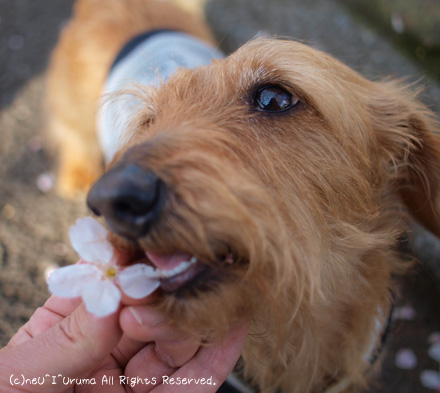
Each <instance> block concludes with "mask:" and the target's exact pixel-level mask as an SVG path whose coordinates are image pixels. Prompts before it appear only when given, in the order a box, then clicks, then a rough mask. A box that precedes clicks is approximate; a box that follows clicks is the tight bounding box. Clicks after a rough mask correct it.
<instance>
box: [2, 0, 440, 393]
mask: <svg viewBox="0 0 440 393" xmlns="http://www.w3.org/2000/svg"><path fill="white" fill-rule="evenodd" d="M421 4H423V2H422V3H421ZM71 5H72V0H63V1H59V0H32V1H30V0H0V345H4V344H6V342H7V341H8V340H9V338H10V337H11V336H12V335H13V333H14V332H15V331H16V330H17V329H18V328H19V327H20V326H21V325H22V324H23V323H25V322H26V321H27V319H28V318H29V316H30V315H31V314H32V312H33V310H35V308H36V307H38V306H40V305H41V304H42V303H43V302H44V300H45V299H46V298H47V296H48V293H47V290H46V284H45V279H44V272H45V270H46V269H47V268H48V267H50V266H52V265H55V266H57V265H64V264H68V263H72V262H74V261H75V258H76V255H75V253H74V252H73V251H72V250H71V248H70V246H69V241H68V238H67V232H68V228H69V227H70V225H71V224H72V223H73V222H74V220H75V218H77V217H79V216H82V215H84V214H85V213H86V208H85V205H84V201H77V202H72V201H67V200H64V199H62V198H60V197H59V196H57V195H56V193H55V192H54V191H53V189H52V187H53V182H54V170H55V163H54V160H53V159H52V157H50V155H49V153H48V149H47V146H46V142H45V140H44V137H43V134H44V127H43V124H44V123H43V117H42V116H43V115H42V110H41V98H42V94H43V88H44V72H45V69H46V66H47V62H48V56H49V54H50V51H51V49H52V48H53V46H54V45H55V42H56V39H57V35H58V33H59V31H60V29H61V27H62V25H63V23H64V22H65V21H66V20H67V18H68V17H69V15H70V12H71ZM206 14H207V19H208V21H209V23H210V25H211V27H212V29H213V31H214V33H215V35H216V36H217V38H218V40H219V42H220V46H221V47H222V49H223V50H225V51H226V52H230V51H233V50H234V49H235V48H237V47H238V46H239V45H241V44H243V43H244V42H246V41H247V40H248V39H250V38H252V37H253V36H255V35H256V34H259V33H266V34H269V35H274V34H276V35H280V36H289V37H294V38H296V39H301V40H304V41H306V42H308V43H310V44H311V45H314V46H316V47H318V48H320V49H323V50H325V51H327V52H329V53H331V54H333V55H334V56H336V57H337V58H339V59H341V60H342V61H344V62H345V63H347V64H348V65H349V66H351V67H352V68H354V69H356V70H358V71H359V72H361V73H363V74H364V75H366V76H368V77H370V78H373V79H380V78H383V77H385V76H388V75H392V76H395V77H408V78H409V81H418V80H420V78H422V80H423V83H424V84H425V86H426V90H425V93H424V94H423V100H424V102H425V103H427V104H428V105H429V106H430V107H431V108H433V109H434V110H435V111H436V112H437V113H440V88H439V86H438V84H437V83H436V82H435V81H433V80H432V79H430V78H429V77H427V76H426V75H425V73H424V70H423V69H422V68H420V67H419V66H418V65H417V64H414V63H412V61H410V60H408V59H407V58H405V57H403V56H402V55H401V54H399V53H398V52H397V51H396V49H395V48H394V47H393V46H392V45H391V44H390V42H388V41H387V40H386V39H385V38H384V37H381V36H379V35H377V34H376V33H374V32H373V31H372V30H369V29H368V28H367V27H365V26H363V25H362V24H360V23H359V21H358V20H357V19H356V18H354V17H353V16H352V15H351V14H349V13H348V12H347V10H346V9H345V8H343V7H341V6H340V4H339V3H338V2H335V1H333V0H309V1H307V2H304V1H303V2H301V1H297V0H243V1H240V0H209V1H208V4H207V6H206ZM439 19H440V16H439ZM412 244H413V248H414V253H415V254H416V255H417V256H418V257H419V259H420V261H421V262H420V263H419V264H418V265H417V267H416V268H415V269H414V271H413V272H412V273H411V274H409V275H408V276H407V277H406V278H405V279H403V280H401V281H402V282H401V283H400V284H401V286H400V288H401V289H399V290H398V291H397V292H396V296H397V310H398V314H399V315H400V316H399V317H398V318H396V319H395V320H394V322H393V324H392V329H391V334H390V336H389V338H388V341H387V344H386V346H385V349H384V353H385V355H384V356H385V357H384V362H383V367H382V371H381V372H380V373H379V377H378V379H377V382H376V384H375V386H373V387H372V389H371V390H369V392H389V393H391V392H393V393H394V392H396V393H397V392H398V393H425V392H426V393H428V392H432V391H433V390H428V389H426V388H424V387H422V385H421V384H420V373H421V372H422V371H423V370H426V369H433V370H438V367H439V364H438V363H437V362H435V361H434V360H433V359H431V358H430V357H429V356H428V355H427V350H428V347H429V343H428V338H429V337H431V338H432V333H434V332H436V331H437V332H439V331H440V312H439V309H440V284H439V283H440V279H439V277H440V274H439V266H440V263H439V261H440V245H439V242H438V241H437V240H436V239H435V238H434V237H433V236H432V235H430V234H428V233H426V232H424V231H423V230H421V229H420V228H419V227H416V230H415V233H414V235H413V243H412ZM403 306H405V307H407V308H405V309H402V308H401V307H403ZM404 348H406V349H410V350H412V351H413V353H414V354H415V356H416V359H417V363H416V365H414V367H413V368H412V369H410V370H404V369H401V368H399V367H397V366H396V364H395V359H396V354H397V353H399V351H400V350H401V349H404ZM0 372H1V371H0Z"/></svg>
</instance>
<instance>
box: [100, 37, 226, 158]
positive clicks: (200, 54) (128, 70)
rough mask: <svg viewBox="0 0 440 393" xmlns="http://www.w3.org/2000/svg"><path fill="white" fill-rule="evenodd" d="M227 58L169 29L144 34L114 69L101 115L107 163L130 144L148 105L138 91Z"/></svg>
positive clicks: (102, 140)
mask: <svg viewBox="0 0 440 393" xmlns="http://www.w3.org/2000/svg"><path fill="white" fill-rule="evenodd" d="M223 57H224V55H223V54H222V53H221V52H220V51H219V50H217V49H216V48H214V47H211V46H209V45H207V44H205V43H203V42H201V41H199V40H198V39H196V38H194V37H192V36H189V35H187V34H184V33H180V32H175V31H169V30H158V31H153V32H149V33H144V34H142V35H139V36H137V37H135V38H133V39H132V40H131V41H130V42H129V43H127V44H126V45H125V47H124V48H123V49H122V50H121V51H120V53H119V55H118V56H117V57H116V59H115V62H114V63H113V66H112V68H111V70H110V73H109V76H108V78H107V81H106V83H105V86H104V89H103V92H102V96H101V105H100V109H99V112H98V116H97V130H98V137H99V141H100V144H101V148H102V150H103V153H104V155H105V160H106V162H107V163H108V162H109V161H111V159H112V158H113V156H114V154H115V153H116V152H117V151H118V150H119V149H120V148H121V147H122V146H123V145H124V144H125V143H127V142H128V140H129V139H130V137H131V132H130V130H132V128H133V127H130V125H132V121H133V117H134V115H135V114H138V113H139V111H138V110H139V109H140V110H141V111H142V106H145V102H143V101H142V100H141V99H140V98H139V96H137V95H136V91H137V94H141V88H142V86H159V85H160V84H161V83H163V82H165V81H166V80H167V79H168V78H169V77H170V76H171V75H172V74H174V73H175V72H176V70H177V69H178V68H182V67H183V68H195V67H199V66H203V65H208V64H210V63H211V62H212V60H213V59H217V58H223ZM121 93H122V94H121ZM145 109H146V110H147V108H145Z"/></svg>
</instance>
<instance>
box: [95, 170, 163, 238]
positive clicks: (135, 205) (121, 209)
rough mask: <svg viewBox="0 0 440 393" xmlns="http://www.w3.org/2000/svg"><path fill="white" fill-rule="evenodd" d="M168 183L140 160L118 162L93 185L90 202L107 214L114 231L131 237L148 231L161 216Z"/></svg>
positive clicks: (96, 208)
mask: <svg viewBox="0 0 440 393" xmlns="http://www.w3.org/2000/svg"><path fill="white" fill-rule="evenodd" d="M163 200H164V184H163V182H162V181H161V180H160V179H159V178H158V177H157V176H156V175H155V174H154V173H153V172H152V171H150V170H145V169H143V168H141V167H139V166H138V165H136V164H132V163H131V164H126V165H122V166H117V167H115V168H113V169H112V170H110V171H109V172H107V173H106V174H105V175H103V176H102V177H101V178H100V179H98V181H97V182H96V183H95V184H94V185H93V187H92V188H91V189H90V191H89V194H88V196H87V205H88V206H89V208H90V209H91V210H92V211H93V213H95V214H96V215H98V216H101V215H102V216H104V218H105V221H106V224H107V226H108V227H109V229H110V230H111V231H112V232H115V233H117V234H119V235H122V236H125V237H129V238H139V237H142V236H144V235H146V234H147V233H148V231H149V229H150V228H151V226H152V225H153V223H154V222H155V221H156V220H157V219H158V217H159V215H160V212H161V210H162V205H163Z"/></svg>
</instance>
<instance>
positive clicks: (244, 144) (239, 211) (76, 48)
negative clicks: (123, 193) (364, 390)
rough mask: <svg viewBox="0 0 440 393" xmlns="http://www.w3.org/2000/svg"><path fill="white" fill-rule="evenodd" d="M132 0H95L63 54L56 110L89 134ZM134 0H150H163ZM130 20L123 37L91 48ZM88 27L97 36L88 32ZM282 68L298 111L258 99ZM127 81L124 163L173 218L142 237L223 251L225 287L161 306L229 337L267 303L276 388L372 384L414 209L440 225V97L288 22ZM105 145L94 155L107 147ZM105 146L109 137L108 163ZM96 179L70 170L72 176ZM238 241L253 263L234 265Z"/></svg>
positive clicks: (142, 7) (261, 328)
mask: <svg viewBox="0 0 440 393" xmlns="http://www.w3.org/2000/svg"><path fill="white" fill-rule="evenodd" d="M118 1H119V0H118ZM118 1H113V0H112V1H106V2H96V1H95V2H93V1H90V0H87V1H86V0H83V1H81V2H80V3H79V4H80V5H79V6H78V12H77V15H76V19H77V20H76V21H75V20H74V22H73V24H72V26H71V27H69V29H71V30H68V31H67V32H66V33H65V36H64V38H63V40H62V41H61V44H60V47H59V49H58V51H57V52H56V55H55V57H54V62H53V64H52V67H53V69H54V70H55V71H53V73H52V77H51V84H50V86H49V87H50V89H51V91H52V94H53V96H52V97H58V98H57V99H56V101H57V105H54V106H52V115H54V116H55V117H58V115H59V116H60V117H62V116H67V115H69V116H71V117H72V119H71V123H69V124H70V125H71V127H72V129H74V128H76V127H78V128H80V130H79V134H78V136H75V137H74V138H78V143H79V145H80V142H79V141H80V140H81V139H80V138H83V139H84V140H85V141H88V143H90V141H91V138H93V137H92V136H87V137H86V138H84V133H85V132H86V131H87V132H88V131H90V132H92V131H93V130H92V129H91V128H93V124H92V120H91V117H92V116H93V112H94V111H95V110H96V100H97V95H98V93H99V88H100V85H101V84H102V81H103V79H104V77H105V72H106V70H107V67H108V65H109V63H110V62H111V59H112V56H114V55H115V53H116V52H117V46H118V45H120V44H122V43H123V42H124V40H127V38H129V37H130V36H131V35H133V34H135V33H136V32H139V31H140V30H141V22H139V24H138V26H139V27H138V28H136V29H133V28H132V27H133V25H134V24H133V23H132V22H130V23H129V22H128V21H129V20H130V18H129V17H128V16H130V17H131V15H126V16H124V17H123V18H122V17H121V18H119V14H120V12H118V11H113V8H114V7H120V2H118ZM95 3H99V4H101V5H102V4H104V3H105V4H106V5H107V8H108V12H100V16H99V18H96V19H95V16H93V17H92V16H91V15H92V13H91V12H88V7H94V6H95ZM116 3H118V4H119V5H118V6H116ZM134 3H136V4H135V7H133V6H132V7H133V16H136V15H138V14H142V15H147V10H148V12H150V11H151V10H152V9H153V8H152V7H150V5H151V2H145V1H142V2H140V1H139V2H135V1H133V4H134ZM150 8H151V10H150ZM86 11H87V12H86ZM126 11H127V12H128V11H129V10H128V9H127V10H126ZM169 12H170V11H167V18H168V13H169ZM86 15H90V16H86ZM124 15H125V14H124ZM155 17H156V16H155ZM84 20H87V22H88V23H83V22H84ZM115 20H117V24H118V26H119V30H118V32H115V36H114V38H113V39H114V40H116V41H117V44H115V45H114V46H112V47H111V49H110V50H107V49H103V50H102V53H99V54H98V53H93V54H91V53H90V50H89V49H88V48H91V47H94V48H96V45H97V43H101V42H102V41H103V40H104V41H105V42H107V38H106V34H107V33H108V30H107V28H108V26H109V23H110V21H111V23H115V22H114V21H115ZM145 20H147V18H146V19H145ZM102 24H104V26H107V27H105V28H101V25H102ZM170 26H171V27H173V26H174V22H172V24H171V25H170ZM143 27H144V29H148V28H149V25H148V23H147V25H146V26H143ZM182 29H183V30H186V29H185V28H182ZM85 30H87V34H86V35H87V38H86V40H85V45H86V46H85V47H84V48H83V47H80V44H79V42H76V41H74V40H73V38H72V37H74V36H77V37H78V40H79V39H81V37H82V36H83V35H84V31H85ZM202 30H203V29H200V31H202ZM203 31H204V30H203ZM92 33H93V35H92ZM119 34H121V35H122V36H123V37H121V39H119V38H117V37H119ZM195 34H196V35H197V33H195ZM95 35H96V37H95ZM199 35H200V34H199ZM69 37H70V38H69ZM108 41H109V42H110V41H112V40H108ZM81 45H84V44H83V43H81ZM81 56H83V57H87V56H91V58H90V60H89V59H87V70H86V69H85V68H81V67H77V66H76V65H75V64H73V65H71V67H72V72H73V76H74V77H75V82H74V84H75V86H70V83H72V80H66V79H63V78H64V76H63V75H61V74H60V72H61V71H59V67H61V66H62V64H64V63H65V62H66V61H67V59H69V58H70V59H72V58H73V59H79V58H81ZM95 64H96V70H93V72H91V71H90V68H94V67H95ZM57 69H58V71H56V70H57ZM95 72H96V75H99V77H97V78H94V76H93V75H95V74H94V73H95ZM92 80H93V87H91V88H90V89H88V88H87V89H86V88H85V86H89V83H91V82H92ZM265 83H271V84H276V85H279V86H283V87H284V88H286V89H287V90H288V91H290V92H292V93H293V94H294V95H295V96H296V97H298V98H299V100H300V102H301V103H300V104H298V105H297V106H296V107H295V108H293V109H292V110H290V111H287V112H283V113H275V114H267V113H262V112H259V111H256V110H255V109H254V108H253V106H252V96H253V94H254V93H255V91H256V89H258V87H261V86H262V85H264V84H265ZM72 89H73V90H72ZM53 90H58V91H56V92H54V91H53ZM91 90H93V92H92V91H91ZM127 94H133V95H136V96H137V97H138V98H139V100H140V102H141V103H142V104H141V109H140V111H139V114H138V116H137V117H136V118H134V119H132V122H131V123H130V124H128V125H127V127H131V128H132V129H133V128H134V133H133V134H134V136H133V138H132V140H131V141H130V143H129V144H128V145H127V146H126V147H124V148H123V149H122V150H121V151H120V152H119V153H118V155H117V157H116V158H115V160H114V161H113V163H112V165H113V164H114V163H116V162H120V161H121V160H122V161H130V162H136V163H137V164H138V165H140V166H142V167H145V168H149V169H150V170H153V171H154V172H155V173H156V174H157V176H158V177H159V178H160V179H161V180H162V181H163V182H164V183H165V184H166V186H167V198H166V202H165V206H164V209H163V212H162V214H161V218H160V220H159V222H158V223H157V224H156V225H154V226H153V228H152V230H151V232H150V233H148V235H147V236H146V237H145V238H142V239H140V240H139V246H140V247H142V248H143V249H144V250H149V251H156V252H162V253H167V252H176V251H183V252H186V253H188V254H191V255H196V256H197V257H198V258H199V260H203V261H210V262H207V263H209V264H211V265H212V275H211V281H209V282H208V283H207V284H206V285H207V286H208V287H209V288H203V289H200V290H198V289H193V290H192V291H187V292H181V293H178V294H168V295H165V294H163V295H161V296H158V298H157V308H158V309H160V310H162V311H164V313H165V314H166V315H167V317H168V318H169V320H170V321H171V322H174V323H176V324H177V325H179V327H181V328H183V329H186V330H188V331H191V332H194V333H195V334H200V333H201V334H208V333H209V334H210V336H211V337H221V335H222V334H223V333H224V332H225V331H226V330H227V329H228V328H229V327H230V326H231V325H232V324H234V323H235V322H236V321H237V320H240V319H247V320H251V321H252V324H251V329H250V333H249V336H248V338H247V341H246V345H245V349H244V352H243V360H244V364H245V370H246V373H247V375H249V376H250V378H251V379H252V380H253V382H255V383H256V384H257V385H258V386H259V387H260V389H261V390H262V391H263V392H271V391H274V390H275V389H276V388H277V387H280V388H281V389H282V390H283V392H289V393H292V392H300V393H306V392H322V391H324V390H325V389H326V388H327V387H328V386H329V385H331V383H333V382H337V381H344V382H346V383H347V387H346V389H345V390H344V391H346V392H352V391H355V390H356V388H357V387H359V386H364V384H365V382H366V374H367V371H368V368H369V364H368V361H367V360H366V359H365V358H364V357H365V354H366V352H367V349H368V348H369V346H370V345H371V344H372V342H374V341H375V340H377V339H378V338H377V331H376V320H379V321H381V322H382V323H384V322H385V321H384V319H386V317H387V314H388V311H389V307H390V297H391V295H390V293H391V291H392V287H393V280H392V277H391V275H392V274H393V273H395V272H401V271H403V270H404V268H405V266H404V264H403V263H402V262H401V259H400V257H399V255H398V253H397V252H396V251H395V245H396V240H397V238H398V236H399V235H400V234H401V233H402V231H403V230H404V229H405V224H404V221H405V212H404V211H405V209H408V210H409V211H410V213H412V214H413V215H414V216H415V217H416V218H417V219H419V220H420V221H421V222H422V223H423V224H424V225H426V226H427V227H428V228H429V229H430V230H431V231H433V232H434V233H435V234H437V235H440V224H439V223H440V198H439V186H440V146H439V141H438V128H437V127H438V126H437V123H436V120H435V119H434V116H433V114H432V113H431V112H430V111H429V110H428V109H427V108H425V107H424V106H423V105H422V104H420V103H419V102H418V101H417V99H416V94H414V93H412V92H411V91H410V90H409V89H408V88H406V87H403V85H402V84H401V83H399V82H396V81H386V82H371V81H368V80H366V79H364V78H363V77H362V76H360V75H359V74H357V73H356V72H354V71H352V70H351V69H349V68H348V67H346V66H344V65H343V64H341V63H340V62H338V61H337V60H335V59H333V58H331V57H330V56H328V55H326V54H324V53H322V52H319V51H317V50H315V49H312V48H310V47H308V46H305V45H303V44H300V43H297V42H292V41H282V40H272V39H257V40H254V41H252V42H250V43H248V44H246V45H244V46H243V47H242V48H240V49H239V50H238V51H237V52H236V53H234V54H232V55H231V56H230V57H228V58H227V59H226V60H224V61H216V62H215V63H214V64H212V65H211V66H208V67H202V68H199V69H195V70H180V71H178V72H177V73H176V74H175V75H174V76H173V77H171V78H170V79H169V80H168V81H167V82H166V83H165V84H164V85H162V86H161V87H160V88H158V89H153V88H151V87H148V88H144V87H141V86H140V87H139V89H137V90H136V91H131V92H127ZM64 95H65V97H64ZM75 97H76V98H75ZM81 97H85V98H86V104H84V102H83V103H81V101H82V100H81V99H79V100H78V102H77V99H78V98H81ZM52 102H53V100H52ZM90 103H92V106H91V107H90V106H88V105H89V104H90ZM81 105H82V106H81ZM86 106H87V107H86ZM70 112H71V113H70ZM82 113H84V115H82ZM83 116H84V117H83ZM78 117H79V120H78ZM77 121H79V122H80V123H81V124H79V125H77V126H76V124H77V123H75V122H77ZM85 124H87V126H85ZM83 125H84V126H83ZM89 128H90V130H89ZM435 133H436V134H435ZM79 135H82V136H79ZM72 137H73V136H72ZM79 145H78V146H79ZM81 146H83V145H82V144H81ZM71 148H72V147H71ZM93 149H95V147H93ZM127 150H130V152H129V154H128V155H127V154H124V153H125V152H126V151H127ZM75 152H76V150H75ZM76 153H79V154H80V156H79V157H83V156H82V155H84V151H83V150H81V151H80V152H76ZM88 154H89V153H88V152H87V153H86V154H85V157H84V159H83V158H81V159H82V160H83V161H81V164H84V165H86V164H87V165H88V164H89V162H88V158H87V155H88ZM63 155H64V153H63ZM95 161H96V155H95V153H93V154H92V156H91V164H92V166H93V167H94V166H95ZM66 162H67V159H66ZM95 169H96V168H95ZM95 169H93V171H94V170H95ZM66 172H67V173H69V170H67V171H66ZM78 176H79V174H78ZM61 180H62V179H61ZM83 183H84V182H83V178H82V177H78V178H77V179H76V180H75V179H73V180H72V179H70V180H69V187H71V186H72V185H75V184H82V185H84V184H83ZM70 191H71V190H70ZM227 253H232V254H233V255H234V256H235V258H236V261H235V263H234V264H231V265H230V264H219V263H218V262H217V259H218V256H219V255H225V254H227Z"/></svg>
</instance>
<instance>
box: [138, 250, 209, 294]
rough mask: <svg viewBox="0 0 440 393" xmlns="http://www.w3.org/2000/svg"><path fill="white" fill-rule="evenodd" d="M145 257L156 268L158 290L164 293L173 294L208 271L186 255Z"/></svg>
mask: <svg viewBox="0 0 440 393" xmlns="http://www.w3.org/2000/svg"><path fill="white" fill-rule="evenodd" d="M146 256H147V258H148V260H149V262H151V265H153V266H154V267H155V268H156V271H157V272H158V275H159V278H160V288H161V289H162V291H164V292H174V291H177V290H179V289H181V288H182V287H184V286H186V285H189V284H190V283H191V282H192V281H194V280H196V279H197V277H198V276H199V275H201V274H202V273H204V272H206V271H207V269H209V267H208V265H206V264H203V263H202V262H200V261H199V260H198V259H197V258H196V257H195V256H191V255H189V254H186V253H179V252H178V253H175V254H158V253H151V252H147V253H146Z"/></svg>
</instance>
